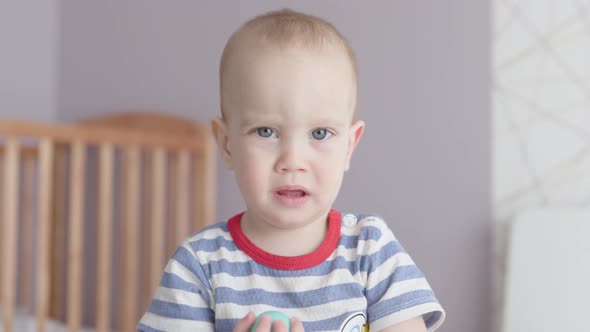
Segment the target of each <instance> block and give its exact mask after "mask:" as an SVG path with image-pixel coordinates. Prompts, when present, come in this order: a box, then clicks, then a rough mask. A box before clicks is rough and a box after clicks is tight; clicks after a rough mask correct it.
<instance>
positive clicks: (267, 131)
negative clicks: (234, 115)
mask: <svg viewBox="0 0 590 332" xmlns="http://www.w3.org/2000/svg"><path fill="white" fill-rule="evenodd" d="M256 134H258V136H260V137H264V138H268V137H272V136H273V135H275V131H274V130H273V129H272V128H268V127H260V128H257V129H256Z"/></svg>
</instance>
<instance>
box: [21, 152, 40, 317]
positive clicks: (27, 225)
mask: <svg viewBox="0 0 590 332" xmlns="http://www.w3.org/2000/svg"><path fill="white" fill-rule="evenodd" d="M21 159H22V166H23V174H22V187H21V188H22V199H23V200H22V204H21V209H20V210H21V213H22V215H21V218H20V219H21V223H22V234H23V238H22V242H21V243H22V255H21V259H20V263H19V265H20V267H21V272H20V277H19V279H20V280H21V281H22V284H23V285H24V287H22V289H21V294H20V303H21V305H22V306H23V308H24V309H25V310H26V311H27V312H30V311H31V310H32V307H31V306H32V305H31V294H32V292H31V285H32V282H31V280H32V279H33V278H32V275H33V273H32V267H33V266H32V265H33V243H34V242H33V241H34V239H33V234H34V232H33V202H34V198H33V197H34V183H33V179H34V177H35V159H36V158H35V156H34V155H24V153H23V154H21Z"/></svg>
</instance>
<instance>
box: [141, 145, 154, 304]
mask: <svg viewBox="0 0 590 332" xmlns="http://www.w3.org/2000/svg"><path fill="white" fill-rule="evenodd" d="M153 155H154V153H153V150H147V151H146V153H145V154H144V153H142V156H141V158H142V159H141V164H142V167H143V172H142V173H141V184H142V190H141V203H140V206H141V220H142V223H143V225H142V226H141V238H140V239H139V243H140V248H139V252H140V257H141V258H140V264H141V274H140V275H141V276H143V277H142V278H141V290H140V294H141V298H140V299H139V303H140V304H141V305H140V312H146V310H147V309H148V305H149V303H150V300H151V297H152V289H153V287H152V284H151V277H150V273H151V272H150V271H151V270H150V269H151V267H150V266H151V265H153V263H152V261H151V259H146V257H149V258H151V257H152V256H150V255H151V253H152V241H151V240H152V234H151V232H152V225H153V222H152V220H153V219H154V217H153V213H152V212H153V209H154V206H153V205H152V196H153V193H152V188H153V187H154V179H153V176H154V171H153V168H154V167H153V159H154V156H153Z"/></svg>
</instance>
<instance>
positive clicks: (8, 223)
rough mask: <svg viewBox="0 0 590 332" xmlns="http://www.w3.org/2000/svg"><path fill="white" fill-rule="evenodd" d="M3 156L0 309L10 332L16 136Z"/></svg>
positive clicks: (12, 297) (16, 185)
mask: <svg viewBox="0 0 590 332" xmlns="http://www.w3.org/2000/svg"><path fill="white" fill-rule="evenodd" d="M5 146H6V155H5V157H4V195H3V199H4V204H3V205H2V206H3V212H4V215H3V216H2V219H3V222H2V224H1V225H2V226H3V228H2V235H3V236H2V237H1V241H2V254H3V258H2V263H3V266H2V269H3V271H2V275H3V278H2V289H1V291H2V310H3V311H4V331H5V332H12V328H13V323H14V320H13V317H14V304H15V287H14V285H15V283H16V269H17V265H16V248H17V240H16V235H17V223H16V222H17V217H18V178H19V171H18V165H19V153H18V151H19V148H18V146H19V143H18V141H17V139H16V138H14V137H8V138H7V139H6V142H5Z"/></svg>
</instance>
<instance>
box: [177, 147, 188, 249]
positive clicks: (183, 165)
mask: <svg viewBox="0 0 590 332" xmlns="http://www.w3.org/2000/svg"><path fill="white" fill-rule="evenodd" d="M190 157H191V156H190V153H189V152H188V151H186V150H182V151H180V152H179V153H178V163H177V164H176V167H177V170H176V174H177V175H176V181H177V184H176V190H178V194H177V196H176V197H177V198H176V241H175V245H176V246H178V244H179V243H180V242H182V240H183V239H184V238H185V237H186V236H187V235H188V229H189V217H190V201H189V199H190V183H189V182H188V181H187V180H186V179H190V161H191V160H190Z"/></svg>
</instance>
